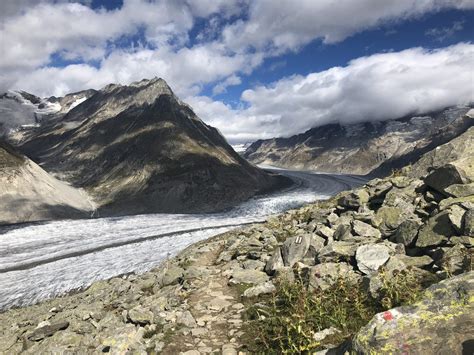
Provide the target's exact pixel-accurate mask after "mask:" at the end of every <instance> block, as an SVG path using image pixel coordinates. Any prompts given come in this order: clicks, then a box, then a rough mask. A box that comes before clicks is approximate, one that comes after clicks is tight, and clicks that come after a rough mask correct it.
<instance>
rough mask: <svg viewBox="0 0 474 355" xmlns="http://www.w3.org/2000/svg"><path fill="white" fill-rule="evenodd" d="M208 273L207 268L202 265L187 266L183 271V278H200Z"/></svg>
mask: <svg viewBox="0 0 474 355" xmlns="http://www.w3.org/2000/svg"><path fill="white" fill-rule="evenodd" d="M208 275H209V270H208V269H207V268H206V267H203V266H189V267H188V268H186V269H185V270H184V272H183V277H184V279H185V280H192V279H200V278H204V277H206V276H208Z"/></svg>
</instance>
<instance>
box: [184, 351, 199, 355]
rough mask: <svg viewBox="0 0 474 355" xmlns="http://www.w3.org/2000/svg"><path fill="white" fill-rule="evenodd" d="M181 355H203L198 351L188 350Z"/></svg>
mask: <svg viewBox="0 0 474 355" xmlns="http://www.w3.org/2000/svg"><path fill="white" fill-rule="evenodd" d="M181 355H201V353H200V352H199V351H197V350H188V351H185V352H183V353H181Z"/></svg>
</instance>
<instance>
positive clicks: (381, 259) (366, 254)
mask: <svg viewBox="0 0 474 355" xmlns="http://www.w3.org/2000/svg"><path fill="white" fill-rule="evenodd" d="M355 257H356V261H357V267H358V268H359V270H360V271H361V272H363V273H364V274H371V273H374V272H376V271H377V270H378V269H379V268H380V267H381V266H382V265H383V264H385V263H386V262H387V260H388V259H389V258H390V249H389V248H387V247H386V246H385V245H380V244H366V245H361V246H360V247H358V248H357V251H356V254H355Z"/></svg>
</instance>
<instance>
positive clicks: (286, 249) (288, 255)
mask: <svg viewBox="0 0 474 355" xmlns="http://www.w3.org/2000/svg"><path fill="white" fill-rule="evenodd" d="M310 238H311V236H310V235H308V234H300V235H297V236H295V237H290V238H288V239H286V240H285V242H284V243H283V245H282V247H281V256H282V258H283V263H284V264H285V266H289V267H292V266H293V265H295V263H296V262H298V261H300V260H302V259H303V258H304V256H305V255H306V253H307V252H308V249H309V245H310V243H311V239H310Z"/></svg>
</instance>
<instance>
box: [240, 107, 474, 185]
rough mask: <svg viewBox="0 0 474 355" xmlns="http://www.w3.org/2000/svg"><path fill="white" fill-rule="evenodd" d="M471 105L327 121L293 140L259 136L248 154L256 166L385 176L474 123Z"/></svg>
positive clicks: (292, 137) (452, 137)
mask: <svg viewBox="0 0 474 355" xmlns="http://www.w3.org/2000/svg"><path fill="white" fill-rule="evenodd" d="M473 118H474V110H472V108H471V106H456V107H448V108H446V109H444V110H441V111H439V112H429V113H425V114H421V115H416V116H408V117H402V118H399V119H395V120H389V121H377V122H361V123H356V124H350V125H342V124H328V125H324V126H319V127H315V128H312V129H310V130H308V131H306V132H304V133H302V134H298V135H295V136H291V137H288V138H273V139H267V140H258V141H256V142H254V143H253V144H251V145H250V146H249V147H248V148H247V149H246V150H245V152H244V153H243V156H244V157H245V158H246V159H248V160H249V161H251V162H253V163H255V164H267V165H273V166H278V167H284V168H290V169H305V170H316V171H320V172H328V173H348V174H359V175H372V176H386V175H388V174H390V173H391V172H392V171H393V170H396V169H400V168H402V167H404V166H405V165H407V164H411V163H413V162H415V161H417V160H418V158H419V157H420V156H421V155H422V154H424V153H426V152H428V151H430V150H432V149H433V148H435V147H437V146H439V145H442V144H444V143H446V142H449V141H450V140H451V139H454V138H456V137H457V136H459V135H460V134H462V133H463V132H465V131H466V130H467V129H468V128H469V127H471V126H473V125H474V119H473Z"/></svg>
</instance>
